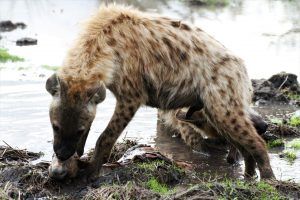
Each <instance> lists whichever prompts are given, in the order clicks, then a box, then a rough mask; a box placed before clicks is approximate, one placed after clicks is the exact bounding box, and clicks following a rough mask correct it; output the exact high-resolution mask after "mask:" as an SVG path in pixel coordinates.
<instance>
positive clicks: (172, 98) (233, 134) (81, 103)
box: [46, 6, 274, 178]
mask: <svg viewBox="0 0 300 200" xmlns="http://www.w3.org/2000/svg"><path fill="white" fill-rule="evenodd" d="M104 87H105V88H107V89H109V90H110V91H111V92H112V93H113V94H114V96H115V98H116V100H117V103H116V107H115V111H114V114H113V116H112V117H111V120H110V122H109V123H108V125H107V127H106V129H105V130H104V132H103V133H102V134H101V135H100V137H99V138H98V140H97V142H96V146H95V152H94V155H93V157H92V159H91V161H90V163H89V165H88V167H87V168H86V169H85V173H86V174H87V176H89V177H93V176H95V175H98V173H99V170H100V168H101V166H102V164H103V163H105V162H106V161H107V159H108V158H109V156H110V151H111V149H112V147H113V145H114V143H115V141H116V140H117V138H118V137H119V135H120V134H121V133H122V131H123V130H124V128H125V127H126V126H127V124H128V123H129V122H130V121H131V119H132V118H133V116H134V114H135V113H136V111H137V110H138V108H139V107H140V106H142V105H147V106H151V107H154V108H159V109H162V110H174V109H180V108H184V107H191V106H195V105H198V103H197V102H200V101H201V100H202V101H203V110H204V112H205V115H206V116H207V119H208V120H209V121H210V123H211V124H212V125H213V126H214V128H215V129H216V130H218V132H220V133H222V135H223V136H224V137H225V138H226V139H227V140H228V141H230V143H232V144H233V145H234V146H235V147H237V148H238V149H239V151H240V152H241V153H242V155H243V157H244V160H245V166H246V168H245V174H246V175H247V176H253V175H254V173H255V166H256V164H257V166H258V168H259V171H260V175H261V177H262V178H274V174H273V171H272V169H271V166H270V161H269V156H268V153H267V150H266V145H265V142H264V140H263V139H262V138H261V137H260V136H259V135H258V133H257V131H256V130H255V127H254V126H253V123H252V121H251V119H250V115H249V112H250V102H251V95H252V86H251V83H250V80H249V78H248V75H247V72H246V68H245V66H244V64H243V61H242V60H241V59H240V58H238V57H236V56H235V55H233V54H232V53H231V52H230V51H229V50H227V49H226V48H225V47H224V46H223V45H222V44H220V43H219V42H218V41H216V40H215V39H213V38H212V37H211V36H210V35H208V34H207V33H206V32H204V31H203V30H201V29H199V28H196V27H192V26H190V25H187V24H186V23H183V22H181V21H176V20H172V19H169V18H165V17H161V16H158V15H152V14H145V13H141V12H139V11H137V10H134V9H131V8H127V7H122V6H108V7H101V8H100V10H99V11H98V13H97V14H95V15H94V16H93V17H91V19H90V20H89V21H87V23H86V25H85V28H84V29H83V31H82V33H81V34H80V35H79V37H78V39H77V41H76V42H75V44H74V47H73V48H71V49H70V50H69V52H68V55H67V56H66V59H65V61H64V63H63V67H62V68H61V69H60V70H59V71H58V72H57V74H55V75H53V76H51V77H50V78H49V79H48V81H47V83H46V88H47V90H48V91H49V92H50V93H51V94H52V96H53V102H52V104H51V106H50V119H51V123H52V126H53V131H54V152H55V154H56V156H57V157H58V159H60V160H62V161H63V160H67V159H68V158H70V157H71V156H72V155H73V154H75V153H76V152H77V154H78V155H79V156H80V155H82V153H83V147H84V144H85V140H86V137H87V134H88V132H89V128H90V126H91V123H92V121H93V119H94V117H95V114H96V105H97V103H99V102H101V101H102V100H103V99H104V97H105V89H104Z"/></svg>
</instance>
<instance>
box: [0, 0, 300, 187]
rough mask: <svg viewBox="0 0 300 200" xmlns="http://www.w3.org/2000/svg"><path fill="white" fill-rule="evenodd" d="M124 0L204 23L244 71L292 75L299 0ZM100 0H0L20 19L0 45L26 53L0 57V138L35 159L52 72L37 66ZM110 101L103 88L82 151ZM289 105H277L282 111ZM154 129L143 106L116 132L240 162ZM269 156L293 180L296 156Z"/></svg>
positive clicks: (177, 154) (1, 8)
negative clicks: (224, 2)
mask: <svg viewBox="0 0 300 200" xmlns="http://www.w3.org/2000/svg"><path fill="white" fill-rule="evenodd" d="M119 2H127V1H121V0H120V1H119ZM128 2H130V4H133V5H135V6H136V7H138V8H140V9H142V10H147V11H150V12H158V13H162V14H164V15H166V16H169V17H173V18H177V19H183V20H186V21H189V22H190V23H193V24H195V25H197V26H199V27H201V28H202V29H204V30H206V31H207V32H208V33H210V34H211V35H213V36H214V37H215V38H217V39H218V40H219V41H221V42H222V43H224V44H225V45H226V46H227V47H228V48H229V49H231V50H232V51H234V52H235V53H236V54H238V55H239V56H241V57H242V58H243V59H245V62H246V64H247V66H248V71H249V75H250V77H251V78H262V77H264V78H268V77H269V76H271V75H272V74H274V73H277V72H280V71H287V72H292V73H295V74H297V75H300V56H299V55H300V33H293V32H290V33H289V31H290V30H295V29H296V28H299V27H300V13H299V9H300V3H299V1H284V0H281V1H280V0H278V1H272V0H244V1H241V0H240V1H239V0H233V1H232V2H233V3H232V4H231V5H229V6H227V7H225V8H203V7H197V6H192V5H191V4H189V3H184V2H183V1H176V0H170V1H168V0H153V1H147V0H140V1H128ZM100 4H101V2H100V1H97V0H60V1H58V0H48V1H34V0H23V1H20V0H1V1H0V20H12V21H14V22H17V21H22V22H25V23H26V24H27V25H28V27H27V28H26V29H24V30H19V29H18V30H15V31H13V32H8V33H0V34H1V36H2V37H3V38H2V40H0V47H5V48H7V49H9V51H10V53H12V54H16V55H18V56H21V57H24V58H26V61H25V62H23V63H6V64H0V70H1V71H0V140H4V141H5V142H7V143H8V144H10V145H12V146H14V147H16V146H17V147H19V148H27V149H29V150H31V151H36V152H39V151H42V152H44V153H45V156H44V157H43V158H42V159H43V160H50V159H51V154H52V143H51V140H52V131H51V127H50V123H49V117H48V106H49V103H50V101H51V96H50V95H49V94H47V92H46V90H45V89H44V87H45V86H44V84H45V80H46V78H47V77H48V76H49V75H50V74H51V73H53V72H52V71H50V70H47V69H45V68H44V67H43V65H50V66H52V65H54V66H59V65H61V63H62V60H63V58H64V55H65V53H66V50H67V49H68V47H69V46H70V45H71V44H72V41H73V40H74V38H75V36H76V34H77V33H78V30H79V27H80V23H81V22H82V21H83V20H84V19H86V18H87V17H88V16H89V15H91V14H92V13H93V12H95V11H96V10H97V7H98V6H99V5H100ZM21 37H33V38H37V39H38V45H36V46H28V47H18V46H16V45H15V41H16V40H17V39H19V38H21ZM114 105H115V99H114V97H113V96H112V95H111V94H108V96H107V98H106V100H105V101H104V102H103V103H101V104H100V105H99V106H98V113H97V117H96V119H95V121H94V123H93V125H92V128H91V131H90V135H89V138H88V141H87V145H86V150H87V149H89V148H92V147H93V146H94V144H95V141H96V139H97V137H98V136H99V135H100V134H101V132H102V131H103V130H104V128H105V126H106V125H107V123H108V121H109V119H110V117H111V115H112V113H113V110H114ZM267 110H268V109H267ZM269 110H270V109H269ZM271 110H272V111H274V109H271ZM277 110H278V107H276V111H277ZM261 111H262V112H263V113H264V112H265V110H264V109H262V110H261ZM292 111H293V109H292V110H285V109H284V111H282V112H292ZM280 112H281V111H280ZM264 114H268V113H264ZM269 114H270V113H269ZM271 114H274V115H276V113H271ZM160 135H162V136H159V137H158V138H156V110H155V109H151V108H146V107H144V108H141V109H140V110H139V111H138V113H137V114H136V116H135V118H134V120H133V121H132V122H131V123H130V125H129V126H128V127H127V128H126V130H125V131H124V132H123V134H122V136H121V137H120V138H121V139H122V138H123V137H125V136H126V137H127V138H137V139H138V140H139V142H140V143H150V144H156V146H158V147H159V148H160V149H161V150H162V151H163V152H165V153H167V154H169V155H171V156H173V157H174V158H176V159H179V160H186V161H188V160H190V161H192V162H194V163H197V164H199V166H201V167H202V169H203V170H209V169H210V170H212V171H217V172H219V173H223V172H224V173H225V172H226V173H227V174H230V175H232V176H237V177H238V176H241V173H242V171H243V170H242V166H234V167H233V166H230V165H228V164H227V163H226V161H225V155H224V154H220V153H218V154H216V155H212V156H207V155H202V154H199V153H196V152H191V151H190V150H189V149H188V148H187V147H186V146H184V145H183V144H182V142H180V141H178V140H176V139H174V138H173V139H170V138H169V137H165V136H164V135H163V134H160ZM155 138H156V139H155ZM270 156H271V158H272V166H273V168H274V170H275V172H276V175H277V177H278V178H282V179H285V180H286V179H291V178H292V179H293V178H294V179H295V180H296V181H298V182H300V174H296V173H295V172H296V171H298V170H297V169H299V165H300V162H299V161H298V160H296V162H295V163H294V164H289V163H288V162H287V161H285V160H283V159H280V158H279V157H278V154H277V153H276V152H271V153H270Z"/></svg>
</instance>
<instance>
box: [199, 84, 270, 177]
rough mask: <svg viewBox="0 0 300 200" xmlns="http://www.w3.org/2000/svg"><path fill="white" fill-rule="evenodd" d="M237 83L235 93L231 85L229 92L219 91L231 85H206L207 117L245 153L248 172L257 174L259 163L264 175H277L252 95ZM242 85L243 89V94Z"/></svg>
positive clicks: (261, 173) (261, 172)
mask: <svg viewBox="0 0 300 200" xmlns="http://www.w3.org/2000/svg"><path fill="white" fill-rule="evenodd" d="M237 85H238V84H236V85H235V89H236V90H234V91H233V90H232V93H231V92H230V91H229V90H230V89H228V93H225V94H226V96H224V92H218V91H224V90H225V91H226V89H227V88H228V86H227V88H222V89H220V88H217V85H215V86H211V87H208V88H207V89H206V91H205V93H204V94H205V95H203V97H202V98H203V101H204V109H205V113H206V115H207V118H208V120H209V121H210V122H211V123H212V125H214V126H215V128H216V129H217V130H218V131H219V133H220V134H222V135H224V137H225V138H226V139H227V140H228V141H229V142H230V143H232V144H233V145H234V146H235V147H236V148H238V149H239V150H240V152H241V153H242V155H243V157H244V161H245V176H247V177H249V176H253V175H255V166H256V163H257V166H258V168H259V171H260V176H261V178H264V179H271V178H275V177H274V174H273V171H272V168H271V166H270V161H269V156H268V153H267V150H266V144H265V141H264V140H263V139H262V138H261V137H260V135H259V134H258V133H257V131H256V129H255V127H254V125H253V122H252V120H251V117H250V112H251V109H250V105H249V99H248V96H249V95H248V94H247V91H243V90H242V89H243V88H238V87H239V86H237ZM216 88H217V89H216ZM239 89H240V91H243V93H240V94H239V93H238V90H239ZM248 91H249V90H248ZM245 93H246V94H245Z"/></svg>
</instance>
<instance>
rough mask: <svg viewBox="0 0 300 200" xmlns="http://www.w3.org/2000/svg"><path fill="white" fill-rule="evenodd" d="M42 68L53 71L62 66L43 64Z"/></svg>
mask: <svg viewBox="0 0 300 200" xmlns="http://www.w3.org/2000/svg"><path fill="white" fill-rule="evenodd" d="M42 68H44V69H48V70H51V71H57V70H58V69H59V68H60V66H51V65H42Z"/></svg>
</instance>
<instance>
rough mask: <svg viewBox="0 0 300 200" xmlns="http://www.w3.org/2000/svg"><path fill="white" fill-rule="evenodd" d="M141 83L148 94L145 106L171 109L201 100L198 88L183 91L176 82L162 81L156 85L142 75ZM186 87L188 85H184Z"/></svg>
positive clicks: (190, 104) (197, 102)
mask: <svg viewBox="0 0 300 200" xmlns="http://www.w3.org/2000/svg"><path fill="white" fill-rule="evenodd" d="M143 84H144V87H145V90H146V92H147V94H149V95H148V99H147V101H146V105H147V106H151V107H155V108H160V109H162V110H173V109H179V108H184V107H190V106H193V105H196V104H200V103H201V102H202V100H201V97H200V93H199V92H195V91H198V88H194V89H193V88H191V90H190V91H187V92H185V91H183V90H182V88H181V87H182V86H178V84H170V83H163V84H161V86H157V85H156V84H155V83H154V81H153V80H150V79H149V78H147V77H143ZM185 87H188V86H185Z"/></svg>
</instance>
